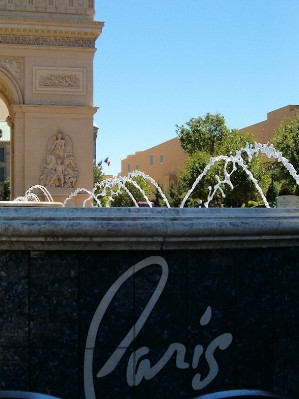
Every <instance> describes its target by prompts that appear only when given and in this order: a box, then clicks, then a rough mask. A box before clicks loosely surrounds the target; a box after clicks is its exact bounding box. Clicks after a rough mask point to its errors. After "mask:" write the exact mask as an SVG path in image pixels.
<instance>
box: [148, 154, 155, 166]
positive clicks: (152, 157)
mask: <svg viewBox="0 0 299 399" xmlns="http://www.w3.org/2000/svg"><path fill="white" fill-rule="evenodd" d="M149 166H154V156H153V155H150V157H149Z"/></svg>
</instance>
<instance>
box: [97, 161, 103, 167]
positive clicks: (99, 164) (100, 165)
mask: <svg viewBox="0 0 299 399" xmlns="http://www.w3.org/2000/svg"><path fill="white" fill-rule="evenodd" d="M102 163H103V161H100V162H99V163H98V167H99V168H100V169H102V168H103V166H102Z"/></svg>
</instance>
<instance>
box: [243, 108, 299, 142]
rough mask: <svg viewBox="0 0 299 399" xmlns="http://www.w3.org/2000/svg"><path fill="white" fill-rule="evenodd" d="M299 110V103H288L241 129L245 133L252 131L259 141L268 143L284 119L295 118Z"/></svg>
mask: <svg viewBox="0 0 299 399" xmlns="http://www.w3.org/2000/svg"><path fill="white" fill-rule="evenodd" d="M298 112H299V105H287V106H286V107H283V108H279V109H276V110H275V111H271V112H268V113H267V119H266V120H264V121H262V122H258V123H255V124H254V125H250V126H247V127H244V128H242V129H240V131H241V132H244V133H252V134H253V136H254V139H255V141H256V142H257V143H268V141H270V140H271V139H272V137H273V133H274V131H275V130H277V129H278V128H279V126H280V124H281V122H282V121H283V120H284V119H290V118H293V117H294V116H295V115H296V113H298Z"/></svg>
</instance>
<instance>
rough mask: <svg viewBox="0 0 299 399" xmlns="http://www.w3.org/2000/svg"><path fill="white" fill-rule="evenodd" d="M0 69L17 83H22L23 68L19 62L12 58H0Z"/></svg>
mask: <svg viewBox="0 0 299 399" xmlns="http://www.w3.org/2000/svg"><path fill="white" fill-rule="evenodd" d="M0 67H2V68H3V69H5V70H6V71H7V72H9V73H10V75H11V76H12V77H13V78H14V79H15V80H16V81H17V82H18V83H19V84H21V82H22V71H23V66H22V63H21V62H20V61H19V60H16V59H13V58H1V59H0Z"/></svg>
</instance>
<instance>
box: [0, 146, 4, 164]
mask: <svg viewBox="0 0 299 399" xmlns="http://www.w3.org/2000/svg"><path fill="white" fill-rule="evenodd" d="M0 162H4V148H3V147H2V148H0Z"/></svg>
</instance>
